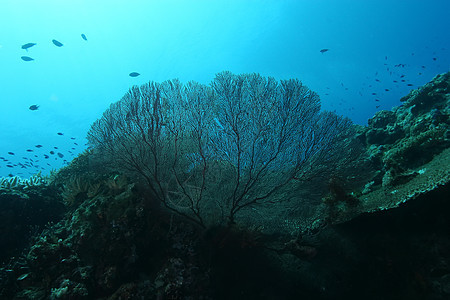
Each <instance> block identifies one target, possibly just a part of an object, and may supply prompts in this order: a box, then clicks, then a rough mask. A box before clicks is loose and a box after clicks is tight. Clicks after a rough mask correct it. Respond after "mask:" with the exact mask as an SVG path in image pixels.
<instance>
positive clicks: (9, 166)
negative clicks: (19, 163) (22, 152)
mask: <svg viewBox="0 0 450 300" xmlns="http://www.w3.org/2000/svg"><path fill="white" fill-rule="evenodd" d="M6 166H7V167H8V168H14V166H11V165H6Z"/></svg>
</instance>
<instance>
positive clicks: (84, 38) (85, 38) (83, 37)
mask: <svg viewBox="0 0 450 300" xmlns="http://www.w3.org/2000/svg"><path fill="white" fill-rule="evenodd" d="M81 38H82V39H83V40H85V41H87V37H86V35H85V34H84V33H82V34H81Z"/></svg>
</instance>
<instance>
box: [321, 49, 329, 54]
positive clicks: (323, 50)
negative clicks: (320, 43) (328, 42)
mask: <svg viewBox="0 0 450 300" xmlns="http://www.w3.org/2000/svg"><path fill="white" fill-rule="evenodd" d="M327 51H330V49H322V50H320V53H322V54H324V53H325V52H327Z"/></svg>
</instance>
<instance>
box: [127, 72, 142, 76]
mask: <svg viewBox="0 0 450 300" xmlns="http://www.w3.org/2000/svg"><path fill="white" fill-rule="evenodd" d="M128 75H130V77H138V76H139V75H141V74H139V73H138V72H131V73H130V74H128Z"/></svg>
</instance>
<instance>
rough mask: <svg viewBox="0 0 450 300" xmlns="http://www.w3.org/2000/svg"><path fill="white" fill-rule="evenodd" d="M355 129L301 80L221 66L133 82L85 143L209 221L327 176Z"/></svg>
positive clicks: (228, 219)
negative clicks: (209, 76)
mask: <svg viewBox="0 0 450 300" xmlns="http://www.w3.org/2000/svg"><path fill="white" fill-rule="evenodd" d="M351 134H352V123H351V122H350V120H348V119H346V118H343V117H341V116H338V115H336V114H334V113H331V112H323V111H321V109H320V99H319V97H318V95H317V94H316V93H314V92H312V91H311V90H309V89H308V88H307V87H305V86H304V85H303V84H302V83H301V82H300V81H299V80H297V79H289V80H281V81H277V80H275V79H274V78H271V77H269V78H266V77H263V76H261V75H259V74H242V75H235V74H232V73H231V72H222V73H219V74H217V76H216V78H215V79H214V80H213V82H212V83H211V85H203V84H199V83H196V82H188V83H186V84H182V83H181V82H180V81H178V80H168V81H165V82H163V83H156V82H149V83H147V84H145V85H142V86H140V87H138V86H134V87H132V88H131V89H130V90H129V92H128V93H126V94H125V96H124V97H123V98H122V99H121V100H120V101H118V102H116V103H113V104H111V106H110V108H109V109H107V110H106V111H105V112H104V114H103V116H102V117H101V118H100V119H99V120H97V121H96V122H94V124H93V125H92V126H91V129H90V131H89V133H88V142H89V145H90V147H91V149H92V150H93V153H94V157H96V160H97V161H102V162H107V163H110V164H111V165H114V166H115V167H116V168H117V167H119V168H120V169H121V170H122V171H123V172H128V173H129V174H133V175H139V177H140V178H142V179H143V180H144V181H145V182H146V184H147V185H148V187H149V188H150V190H151V192H152V194H153V196H154V197H156V199H158V200H159V201H160V202H161V203H162V204H163V206H165V207H166V208H167V209H169V210H170V211H173V212H176V213H178V214H180V215H182V216H184V217H186V218H188V219H189V220H191V221H193V222H195V223H197V224H199V225H201V226H204V227H206V226H208V225H211V224H217V223H219V224H223V223H228V224H233V223H235V222H236V221H237V219H238V218H239V216H240V215H242V213H243V212H246V213H250V214H251V213H252V212H254V211H257V210H258V208H261V207H263V206H268V205H269V206H271V207H276V206H277V205H283V203H284V201H286V200H287V199H286V198H285V195H284V194H283V192H284V191H286V190H287V189H289V188H291V187H292V184H294V183H295V182H303V181H307V180H310V179H311V178H316V177H320V176H328V175H327V174H332V173H333V170H335V169H336V168H338V167H339V165H342V164H343V162H344V161H345V159H347V158H348V155H349V152H348V151H346V149H347V147H346V146H347V145H348V143H349V141H350V138H349V137H350V136H351Z"/></svg>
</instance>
